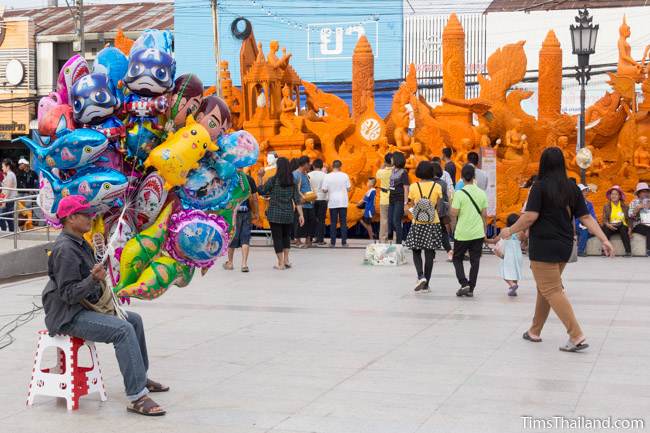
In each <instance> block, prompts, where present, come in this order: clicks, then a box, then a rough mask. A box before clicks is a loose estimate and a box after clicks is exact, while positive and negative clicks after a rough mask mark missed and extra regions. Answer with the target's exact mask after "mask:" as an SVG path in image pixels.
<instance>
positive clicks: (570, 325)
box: [530, 260, 582, 340]
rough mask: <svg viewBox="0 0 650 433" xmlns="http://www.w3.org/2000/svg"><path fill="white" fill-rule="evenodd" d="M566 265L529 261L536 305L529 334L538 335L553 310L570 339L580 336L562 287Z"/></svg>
mask: <svg viewBox="0 0 650 433" xmlns="http://www.w3.org/2000/svg"><path fill="white" fill-rule="evenodd" d="M565 266H566V263H546V262H536V261H532V260H531V261H530V269H531V270H532V271H533V276H534V277H535V282H536V283H537V303H536V304H535V316H534V317H533V324H532V326H531V327H530V332H531V333H532V334H534V335H540V334H541V332H542V328H543V327H544V323H545V322H546V318H547V317H548V313H549V311H550V310H551V308H552V309H553V311H554V312H555V314H556V315H557V317H559V318H560V320H561V321H562V323H564V327H565V328H566V330H567V333H568V334H569V337H571V339H573V340H575V339H576V338H578V337H580V336H581V335H582V330H581V329H580V325H578V321H577V320H576V316H575V314H573V308H572V307H571V303H570V302H569V298H567V296H566V294H565V292H564V286H563V285H562V271H564V267H565Z"/></svg>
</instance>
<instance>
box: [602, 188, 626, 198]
mask: <svg viewBox="0 0 650 433" xmlns="http://www.w3.org/2000/svg"><path fill="white" fill-rule="evenodd" d="M612 191H618V195H620V196H621V201H625V193H624V192H623V190H622V189H621V187H620V186H618V185H614V186H612V187H611V188H609V189H608V190H607V192H606V193H605V197H607V199H609V195H610V194H611V193H612Z"/></svg>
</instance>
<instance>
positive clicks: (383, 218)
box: [379, 204, 388, 242]
mask: <svg viewBox="0 0 650 433" xmlns="http://www.w3.org/2000/svg"><path fill="white" fill-rule="evenodd" d="M387 238H388V205H387V204H380V205H379V242H386V241H387V240H388V239H387Z"/></svg>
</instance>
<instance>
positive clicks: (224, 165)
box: [212, 159, 237, 179]
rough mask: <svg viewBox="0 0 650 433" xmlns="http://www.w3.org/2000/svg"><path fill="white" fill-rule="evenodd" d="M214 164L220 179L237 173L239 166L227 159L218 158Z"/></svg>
mask: <svg viewBox="0 0 650 433" xmlns="http://www.w3.org/2000/svg"><path fill="white" fill-rule="evenodd" d="M212 166H213V167H214V169H215V170H216V172H217V176H219V178H220V179H230V178H232V177H235V176H236V175H237V168H236V167H235V166H234V165H233V164H231V163H230V162H228V161H226V160H223V159H217V160H216V161H215V162H214V163H213V164H212Z"/></svg>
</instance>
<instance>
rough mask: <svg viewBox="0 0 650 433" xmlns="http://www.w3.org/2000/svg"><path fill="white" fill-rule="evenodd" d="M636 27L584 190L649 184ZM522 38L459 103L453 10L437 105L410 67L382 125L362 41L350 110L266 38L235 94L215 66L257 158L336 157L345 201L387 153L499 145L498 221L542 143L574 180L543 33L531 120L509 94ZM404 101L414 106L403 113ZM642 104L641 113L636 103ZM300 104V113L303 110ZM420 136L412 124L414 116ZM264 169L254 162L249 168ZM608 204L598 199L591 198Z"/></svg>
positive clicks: (572, 119) (593, 112) (351, 215)
mask: <svg viewBox="0 0 650 433" xmlns="http://www.w3.org/2000/svg"><path fill="white" fill-rule="evenodd" d="M630 34H631V30H630V28H629V26H628V25H627V24H626V22H625V20H623V23H622V25H621V27H620V32H619V39H618V49H619V60H618V70H617V72H616V74H610V84H611V87H612V91H611V92H608V93H606V94H605V95H604V96H603V97H602V98H601V99H600V100H598V101H597V102H596V103H595V104H594V105H592V106H591V107H588V109H587V112H586V123H587V125H588V128H587V132H586V145H587V146H588V147H589V148H590V150H592V153H593V162H592V165H591V167H589V168H588V169H587V171H586V176H587V183H589V184H591V185H595V186H596V187H597V188H598V189H599V190H600V191H605V190H606V189H607V188H608V187H609V186H610V185H612V184H619V185H621V186H622V188H623V189H624V190H625V192H627V193H632V192H633V189H634V186H635V185H636V183H637V182H639V181H650V145H649V144H648V137H650V116H649V114H650V77H649V76H648V69H647V68H646V66H645V60H646V57H647V55H648V53H649V52H650V50H646V53H645V54H644V60H643V62H642V63H637V62H635V61H634V60H633V58H632V56H631V47H630V45H629V43H628V41H627V40H628V38H629V37H630ZM524 44H525V41H518V42H514V43H511V44H508V45H505V46H503V47H501V48H499V49H497V50H496V51H495V52H494V53H492V54H491V55H490V56H489V58H488V60H487V75H485V76H484V75H481V74H479V76H478V82H479V85H480V94H479V97H478V98H474V99H466V98H465V63H464V62H465V60H464V59H465V33H464V30H463V27H462V25H461V23H460V21H459V20H458V18H457V17H456V15H455V14H451V15H450V17H449V20H448V22H447V25H446V26H445V29H444V31H443V37H442V50H443V98H442V104H441V105H439V106H436V107H432V106H430V105H429V104H428V103H427V102H426V101H425V100H424V98H422V97H419V96H418V92H417V90H418V89H417V81H416V78H415V67H414V65H410V69H409V73H408V74H407V76H406V78H405V80H404V82H403V83H402V84H401V85H400V87H399V89H398V90H397V91H396V92H395V94H394V97H393V103H392V107H391V112H390V113H389V115H388V116H387V117H386V118H385V119H382V118H380V117H379V116H378V115H377V113H376V112H375V110H374V94H373V88H374V55H373V52H372V47H371V45H370V43H369V42H368V40H367V39H366V38H365V37H363V36H362V37H361V38H359V40H358V42H357V46H356V49H355V51H354V54H353V57H352V65H351V66H352V109H351V110H350V107H348V105H347V104H346V103H345V102H344V101H343V100H342V99H341V98H339V97H338V96H336V95H333V94H329V93H326V92H323V91H322V90H320V89H319V88H318V87H317V86H316V85H314V84H312V83H309V82H306V81H303V80H301V79H300V77H299V76H298V74H297V72H296V71H295V70H294V69H293V68H292V67H291V65H290V59H291V54H289V53H287V52H286V50H285V49H282V50H281V52H282V55H281V56H279V55H278V51H279V50H280V44H279V43H278V42H277V41H272V42H271V44H270V46H269V54H268V56H265V55H264V53H263V48H262V45H261V44H258V43H256V41H255V36H254V35H253V34H252V33H251V35H250V36H249V37H248V38H247V39H245V40H244V41H243V43H242V47H241V50H240V65H241V70H240V74H241V82H242V83H243V85H242V88H241V89H238V88H236V87H234V86H233V85H232V80H231V79H230V71H229V70H228V64H227V62H222V63H221V65H220V74H221V78H222V80H221V86H222V89H221V90H222V94H223V95H224V99H225V100H226V102H227V103H228V105H229V107H230V110H231V112H232V113H233V119H234V120H233V122H234V124H235V125H236V127H237V128H242V127H243V128H245V129H247V130H248V131H249V132H251V133H252V134H253V135H255V137H256V138H257V139H258V141H259V142H260V146H261V150H262V152H270V151H275V152H276V153H278V154H279V155H280V156H286V157H288V158H294V157H298V156H300V155H308V156H309V157H310V158H315V157H322V158H323V160H324V162H325V163H326V164H331V163H332V162H334V160H336V159H339V160H341V161H342V162H343V170H344V171H345V172H347V173H348V174H349V175H350V178H351V181H352V184H353V187H352V191H351V197H350V202H351V203H355V202H357V201H359V200H361V198H362V196H363V194H364V193H365V188H366V180H367V178H368V177H370V176H373V175H374V173H375V171H376V169H377V168H378V167H379V166H380V164H381V162H382V160H383V155H384V154H385V153H386V152H388V151H395V150H399V151H402V152H404V153H406V154H407V157H408V161H409V162H408V164H409V168H411V169H412V168H414V166H415V165H417V162H419V161H421V160H423V159H428V158H431V157H432V156H435V155H440V154H441V150H442V148H443V147H446V146H450V147H452V148H453V149H454V151H455V152H456V160H457V163H460V164H464V163H465V162H466V155H467V153H468V152H470V151H478V150H479V149H480V147H486V146H493V147H495V148H496V150H497V215H496V217H497V219H498V220H499V221H503V220H504V219H505V216H506V215H508V214H509V213H511V212H518V211H519V210H520V209H521V207H522V204H523V202H524V201H525V199H526V195H527V191H526V190H523V189H522V188H521V185H522V184H523V183H524V182H525V181H526V180H527V179H528V178H529V177H530V176H531V175H533V174H534V173H535V172H536V171H537V161H538V159H539V156H540V154H541V152H542V150H543V149H544V148H546V147H548V146H559V147H560V148H562V149H563V151H564V153H565V156H566V160H567V168H568V171H569V174H570V175H571V176H574V177H579V173H580V169H579V167H578V166H577V165H576V156H575V148H576V140H577V134H576V126H577V123H578V122H577V116H572V115H568V114H565V113H562V112H561V98H562V47H561V46H560V43H559V41H558V39H557V37H556V35H555V33H554V32H553V31H549V32H548V34H547V36H546V38H545V39H544V41H543V43H542V45H541V49H540V51H539V65H540V66H539V67H540V69H539V82H538V89H537V93H538V116H537V117H535V116H531V115H530V114H528V113H526V112H525V111H524V110H523V109H522V108H521V102H522V101H523V100H525V99H528V98H530V97H531V96H532V94H533V92H530V91H524V90H521V89H513V86H516V85H517V84H518V83H520V82H521V81H522V80H523V78H524V75H525V73H526V65H527V59H526V54H525V52H524ZM635 83H642V90H643V94H644V101H643V103H641V104H640V105H638V104H637V101H636V96H635V93H634V84H635ZM407 104H408V105H410V107H411V108H407ZM637 105H638V106H637ZM302 106H305V107H306V108H305V109H303V110H299V107H302ZM410 110H412V111H413V116H414V117H415V129H414V130H410V129H409V119H410V113H409V111H410ZM265 164H266V159H265V156H264V155H263V154H262V155H260V160H259V161H258V165H257V166H256V167H255V168H253V172H256V171H257V170H258V169H259V168H260V167H264V166H265ZM593 200H594V202H595V203H594V204H595V205H596V206H597V207H601V206H602V205H603V204H604V201H605V198H604V194H595V195H593ZM361 215H362V213H361V211H359V210H358V209H357V208H356V206H355V205H354V204H352V205H350V208H349V209H348V221H349V223H350V224H351V225H353V224H355V223H356V222H357V221H358V219H359V218H360V217H361Z"/></svg>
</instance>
